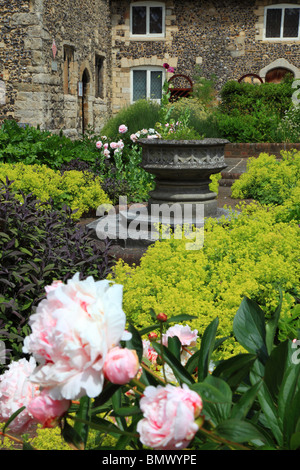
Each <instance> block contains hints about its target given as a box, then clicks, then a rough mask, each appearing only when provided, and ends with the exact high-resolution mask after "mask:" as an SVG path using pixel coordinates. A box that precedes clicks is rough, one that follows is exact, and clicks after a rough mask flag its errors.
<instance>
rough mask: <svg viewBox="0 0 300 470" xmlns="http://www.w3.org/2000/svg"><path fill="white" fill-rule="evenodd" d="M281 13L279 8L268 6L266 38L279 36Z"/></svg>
mask: <svg viewBox="0 0 300 470" xmlns="http://www.w3.org/2000/svg"><path fill="white" fill-rule="evenodd" d="M281 14H282V11H281V9H280V8H269V9H268V10H267V26H266V37H267V38H280V27H281Z"/></svg>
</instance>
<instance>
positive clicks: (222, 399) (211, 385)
mask: <svg viewBox="0 0 300 470" xmlns="http://www.w3.org/2000/svg"><path fill="white" fill-rule="evenodd" d="M189 387H190V389H191V390H194V391H195V392H197V393H198V395H200V397H201V398H202V401H203V414H204V415H205V416H206V417H208V418H209V419H210V420H212V422H213V423H214V424H215V425H217V424H218V423H221V422H222V421H224V420H225V419H228V418H229V416H230V410H231V406H232V392H231V390H230V387H229V386H228V385H227V383H226V382H225V381H224V380H222V379H220V378H218V377H214V376H212V375H208V376H207V377H206V378H205V379H204V381H202V382H198V383H196V384H193V385H190V386H189Z"/></svg>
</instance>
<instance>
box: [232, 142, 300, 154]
mask: <svg viewBox="0 0 300 470" xmlns="http://www.w3.org/2000/svg"><path fill="white" fill-rule="evenodd" d="M292 149H297V150H299V151H300V143H295V144H291V143H237V144H226V145H225V158H249V157H258V156H259V155H260V154H261V153H268V154H270V155H275V156H276V157H280V152H281V151H282V150H292Z"/></svg>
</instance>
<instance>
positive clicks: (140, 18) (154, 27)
mask: <svg viewBox="0 0 300 470" xmlns="http://www.w3.org/2000/svg"><path fill="white" fill-rule="evenodd" d="M130 32H131V36H132V37H136V38H156V37H164V34H165V6H164V4H163V3H160V2H136V3H133V4H132V5H131V7H130Z"/></svg>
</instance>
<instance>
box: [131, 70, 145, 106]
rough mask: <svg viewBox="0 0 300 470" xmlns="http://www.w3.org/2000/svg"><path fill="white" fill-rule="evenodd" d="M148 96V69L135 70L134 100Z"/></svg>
mask: <svg viewBox="0 0 300 470" xmlns="http://www.w3.org/2000/svg"><path fill="white" fill-rule="evenodd" d="M146 96H147V74H146V70H134V71H133V101H137V100H142V99H145V98H146Z"/></svg>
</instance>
